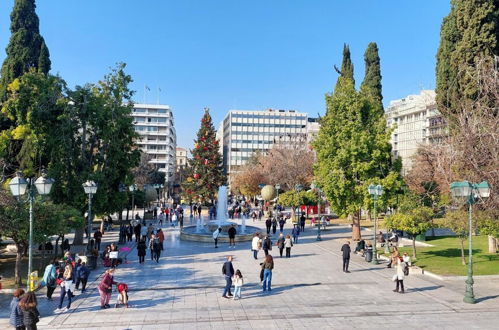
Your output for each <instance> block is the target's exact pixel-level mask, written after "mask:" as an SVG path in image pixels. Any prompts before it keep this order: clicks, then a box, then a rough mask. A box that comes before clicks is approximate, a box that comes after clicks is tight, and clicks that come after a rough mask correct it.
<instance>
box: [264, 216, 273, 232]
mask: <svg viewBox="0 0 499 330" xmlns="http://www.w3.org/2000/svg"><path fill="white" fill-rule="evenodd" d="M265 227H267V235H269V234H270V227H272V219H270V217H269V218H268V219H267V220H265Z"/></svg>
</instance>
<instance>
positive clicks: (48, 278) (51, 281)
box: [42, 258, 57, 300]
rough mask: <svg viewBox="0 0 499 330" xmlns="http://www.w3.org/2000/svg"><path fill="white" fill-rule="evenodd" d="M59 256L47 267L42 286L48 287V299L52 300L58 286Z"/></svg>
mask: <svg viewBox="0 0 499 330" xmlns="http://www.w3.org/2000/svg"><path fill="white" fill-rule="evenodd" d="M56 281H57V258H54V259H53V260H52V263H50V264H48V265H47V267H45V272H44V273H43V279H42V286H46V287H47V299H48V300H52V294H53V293H54V290H55V288H56V287H57V282H56Z"/></svg>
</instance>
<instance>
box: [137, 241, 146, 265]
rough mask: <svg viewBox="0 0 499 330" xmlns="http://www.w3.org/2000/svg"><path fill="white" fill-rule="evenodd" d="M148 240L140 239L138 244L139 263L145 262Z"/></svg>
mask: <svg viewBox="0 0 499 330" xmlns="http://www.w3.org/2000/svg"><path fill="white" fill-rule="evenodd" d="M146 249H147V247H146V242H145V241H144V240H143V239H140V242H139V244H137V255H138V256H139V264H143V263H144V259H145V257H146Z"/></svg>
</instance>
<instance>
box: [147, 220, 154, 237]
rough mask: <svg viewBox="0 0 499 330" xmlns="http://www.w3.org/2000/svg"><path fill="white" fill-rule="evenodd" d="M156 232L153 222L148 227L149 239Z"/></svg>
mask: <svg viewBox="0 0 499 330" xmlns="http://www.w3.org/2000/svg"><path fill="white" fill-rule="evenodd" d="M153 234H154V227H153V225H152V223H150V224H149V227H147V239H148V240H151V237H152V235H153Z"/></svg>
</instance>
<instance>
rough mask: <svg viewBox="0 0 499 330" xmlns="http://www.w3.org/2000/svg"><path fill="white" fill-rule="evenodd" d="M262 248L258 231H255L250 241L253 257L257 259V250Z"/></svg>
mask: <svg viewBox="0 0 499 330" xmlns="http://www.w3.org/2000/svg"><path fill="white" fill-rule="evenodd" d="M261 248H262V241H261V240H260V233H255V236H253V240H252V241H251V250H252V251H253V258H255V260H257V259H258V251H259V250H260V249H261Z"/></svg>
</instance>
